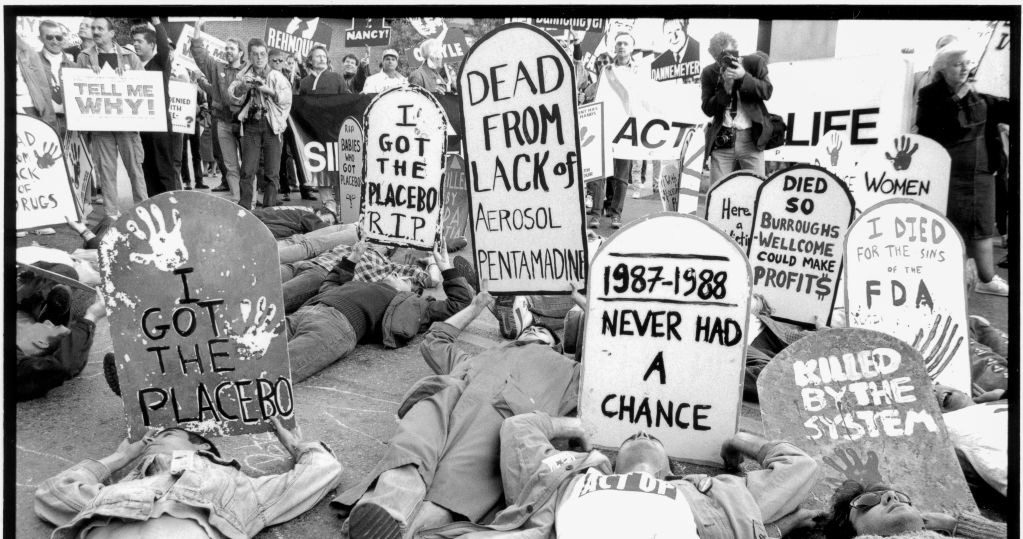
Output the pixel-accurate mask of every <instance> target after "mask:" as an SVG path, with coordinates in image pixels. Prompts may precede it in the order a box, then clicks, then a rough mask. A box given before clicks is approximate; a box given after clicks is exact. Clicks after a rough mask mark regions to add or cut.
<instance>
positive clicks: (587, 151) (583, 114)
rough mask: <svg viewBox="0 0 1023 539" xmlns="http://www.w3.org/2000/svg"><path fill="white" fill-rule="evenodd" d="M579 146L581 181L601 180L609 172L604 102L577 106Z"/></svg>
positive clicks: (609, 157) (608, 149)
mask: <svg viewBox="0 0 1023 539" xmlns="http://www.w3.org/2000/svg"><path fill="white" fill-rule="evenodd" d="M579 146H580V148H582V154H581V156H582V159H581V164H582V167H583V181H584V182H588V181H590V180H602V179H604V178H606V177H608V175H610V174H611V170H612V169H611V167H612V163H611V149H610V148H608V147H607V137H605V136H604V104H603V103H590V104H588V105H580V106H579Z"/></svg>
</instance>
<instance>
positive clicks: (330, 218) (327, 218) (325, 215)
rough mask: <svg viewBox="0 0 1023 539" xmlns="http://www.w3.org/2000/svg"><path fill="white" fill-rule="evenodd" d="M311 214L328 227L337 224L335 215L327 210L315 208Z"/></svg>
mask: <svg viewBox="0 0 1023 539" xmlns="http://www.w3.org/2000/svg"><path fill="white" fill-rule="evenodd" d="M313 213H314V214H315V215H316V216H317V217H319V218H320V220H321V221H323V222H324V223H327V224H328V225H336V224H337V215H336V214H335V213H334V212H332V211H330V210H328V209H327V208H317V209H316V210H314V211H313Z"/></svg>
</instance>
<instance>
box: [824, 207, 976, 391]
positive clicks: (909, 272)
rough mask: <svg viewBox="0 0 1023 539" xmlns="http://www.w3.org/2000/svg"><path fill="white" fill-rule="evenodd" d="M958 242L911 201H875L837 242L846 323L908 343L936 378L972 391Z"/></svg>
mask: <svg viewBox="0 0 1023 539" xmlns="http://www.w3.org/2000/svg"><path fill="white" fill-rule="evenodd" d="M965 260H966V259H965V255H964V248H963V240H962V239H961V238H960V237H959V233H958V232H957V231H956V229H955V227H954V226H953V225H952V223H950V222H949V221H948V220H947V219H945V218H944V217H943V216H942V215H941V214H940V213H938V212H937V211H935V210H934V208H930V207H928V206H925V205H923V204H921V203H919V202H916V201H912V200H908V199H895V200H891V201H888V202H883V203H881V204H878V205H876V206H874V207H872V208H870V209H868V210H867V211H866V212H864V213H863V215H861V216H860V217H859V218H857V219H856V221H855V222H853V224H852V227H850V229H849V234H848V235H847V237H846V240H845V261H846V262H845V264H846V268H845V276H844V277H843V280H844V283H845V285H844V286H845V308H846V314H847V315H848V320H849V326H850V327H859V328H867V329H874V330H877V331H883V332H885V333H887V334H889V335H892V336H894V337H897V338H899V339H902V340H904V341H906V342H907V343H910V344H911V345H913V347H914V348H916V349H917V350H918V351H919V352H920V354H921V355H922V356H923V358H924V368H925V370H926V371H927V373H928V374H930V375H931V378H933V379H934V380H935V381H936V382H938V383H941V384H944V385H947V386H951V387H954V388H956V389H958V390H960V391H963V392H965V393H966V394H967V395H970V394H972V390H971V383H970V380H971V378H970V337H969V324H968V321H967V310H966V285H965V278H964V277H963V276H964V275H965V273H966V270H965V265H964V264H965Z"/></svg>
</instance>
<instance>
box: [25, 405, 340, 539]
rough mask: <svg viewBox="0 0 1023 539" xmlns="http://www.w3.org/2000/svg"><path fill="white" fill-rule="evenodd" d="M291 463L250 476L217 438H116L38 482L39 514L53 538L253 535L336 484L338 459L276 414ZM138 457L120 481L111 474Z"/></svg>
mask: <svg viewBox="0 0 1023 539" xmlns="http://www.w3.org/2000/svg"><path fill="white" fill-rule="evenodd" d="M272 421H273V424H274V432H275V434H277V439H278V440H279V441H280V442H281V445H282V446H284V449H285V450H287V452H288V453H289V454H291V456H292V458H293V459H294V461H295V462H294V467H293V468H292V469H291V470H290V471H287V472H285V473H282V474H279V475H265V476H261V477H249V476H248V475H246V474H245V473H243V472H242V471H241V465H240V464H239V463H238V461H236V460H226V459H224V458H223V457H221V455H220V452H219V451H218V450H217V448H216V446H214V445H213V442H210V441H209V440H207V439H206V438H204V437H202V436H201V435H199V434H196V433H194V432H190V431H187V430H184V429H180V428H168V429H164V430H162V431H159V432H158V433H155V434H153V433H151V434H149V435H147V436H146V437H144V438H143V439H141V440H139V441H137V442H134V443H129V442H128V440H127V439H126V440H124V441H122V442H121V445H120V446H118V448H117V450H116V451H114V453H112V454H111V455H109V456H107V457H104V458H101V459H99V460H93V459H86V460H84V461H82V462H80V463H78V464H77V465H75V466H73V467H71V468H70V469H68V470H65V471H64V472H61V473H60V474H59V475H57V476H56V477H53V478H50V479H47V480H46V481H43V482H42V484H41V485H40V486H39V487H38V488H37V489H36V492H35V512H36V515H38V516H39V518H42V519H43V520H45V521H47V522H49V523H51V524H54V525H56V526H58V528H57V530H56V531H54V533H53V537H54V538H68V539H71V538H77V537H89V538H90V539H99V538H115V537H173V538H176V539H192V538H199V537H203V538H205V537H217V538H220V537H228V538H232V539H238V538H244V537H253V536H255V535H256V534H257V533H259V531H260V530H262V529H263V528H265V527H267V526H273V525H275V524H280V523H282V522H287V521H289V520H291V519H293V518H295V517H297V516H299V515H300V514H302V513H304V512H305V511H307V510H309V509H311V508H312V507H313V506H314V505H315V504H316V502H318V501H319V500H320V499H321V498H323V496H324V495H326V494H327V492H328V491H329V490H331V489H333V488H334V487H336V486H337V484H338V483H339V482H340V480H341V470H342V468H341V464H340V463H339V462H338V461H337V459H336V458H334V455H333V454H331V452H330V450H329V449H328V448H327V446H326V445H324V444H322V443H321V442H312V441H310V442H305V441H303V440H302V435H301V434H300V432H299V429H298V427H297V426H296V427H295V429H294V430H292V431H288V430H287V429H285V428H284V426H283V425H281V423H280V420H279V419H278V418H276V417H275V418H273V420H272ZM133 462H136V464H135V465H134V466H132V467H131V469H130V470H129V471H128V472H127V475H125V476H124V477H123V478H122V479H121V480H119V481H117V482H114V483H112V484H105V483H106V482H107V480H108V479H109V478H110V477H111V475H113V474H114V473H116V472H118V471H119V470H122V469H124V468H126V467H127V466H128V465H129V464H132V463H133Z"/></svg>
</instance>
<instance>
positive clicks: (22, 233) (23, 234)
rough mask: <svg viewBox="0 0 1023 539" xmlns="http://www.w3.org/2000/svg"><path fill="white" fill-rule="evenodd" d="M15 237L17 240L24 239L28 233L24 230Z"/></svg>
mask: <svg viewBox="0 0 1023 539" xmlns="http://www.w3.org/2000/svg"><path fill="white" fill-rule="evenodd" d="M14 236H15V237H17V238H24V237H25V236H28V231H27V230H22V231H20V232H16V233H15V234H14Z"/></svg>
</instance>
